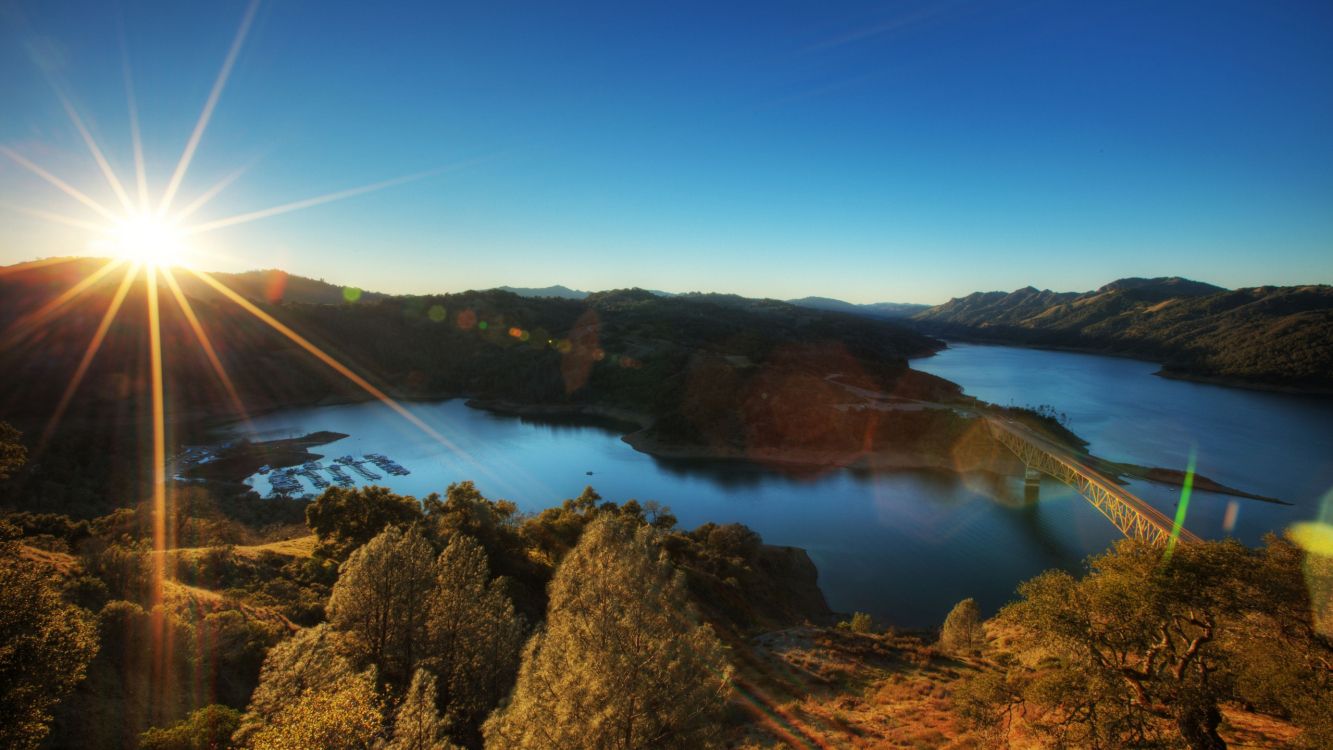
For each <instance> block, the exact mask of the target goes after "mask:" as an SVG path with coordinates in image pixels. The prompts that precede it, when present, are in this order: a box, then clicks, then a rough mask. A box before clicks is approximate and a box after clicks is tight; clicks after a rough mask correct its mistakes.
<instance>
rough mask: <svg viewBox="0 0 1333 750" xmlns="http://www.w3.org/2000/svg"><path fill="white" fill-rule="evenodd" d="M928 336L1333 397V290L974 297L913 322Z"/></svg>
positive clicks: (1187, 289)
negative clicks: (1123, 361)
mask: <svg viewBox="0 0 1333 750" xmlns="http://www.w3.org/2000/svg"><path fill="white" fill-rule="evenodd" d="M913 321H914V322H915V324H916V325H917V326H918V328H919V329H920V330H922V331H924V332H927V333H931V334H934V335H940V336H949V337H955V338H963V339H971V340H980V341H992V342H996V343H1008V344H1020V345H1029V346H1048V347H1056V348H1068V349H1080V350H1090V351H1096V352H1104V353H1107V354H1117V355H1126V356H1132V357H1138V358H1140V359H1147V360H1152V361H1157V362H1161V363H1162V366H1163V373H1162V374H1164V375H1168V376H1174V377H1185V378H1194V379H1200V380H1216V381H1219V382H1225V383H1230V384H1235V385H1244V386H1251V387H1266V388H1274V389H1283V390H1297V391H1309V392H1333V287H1329V286H1325V285H1310V286H1296V287H1255V288H1251V289H1236V290H1227V289H1222V288H1220V287H1216V286H1213V285H1211V284H1205V283H1202V282H1198V281H1191V280H1189V279H1182V278H1178V277H1170V278H1158V279H1140V278H1129V279H1121V280H1119V281H1115V282H1112V283H1110V284H1107V285H1106V286H1103V287H1101V288H1100V289H1097V290H1095V291H1091V292H1085V293H1077V292H1052V291H1049V290H1037V289H1033V288H1032V287H1027V288H1024V289H1019V290H1017V291H1014V292H978V293H976V294H971V295H968V296H966V297H961V298H957V299H953V300H950V301H949V302H946V303H944V304H943V305H937V306H936V307H933V308H931V309H929V310H926V311H924V312H921V313H918V314H917V315H915V316H913Z"/></svg>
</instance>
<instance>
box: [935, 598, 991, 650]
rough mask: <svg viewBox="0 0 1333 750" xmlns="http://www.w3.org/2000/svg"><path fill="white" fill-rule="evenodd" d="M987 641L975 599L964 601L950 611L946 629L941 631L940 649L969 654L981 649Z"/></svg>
mask: <svg viewBox="0 0 1333 750" xmlns="http://www.w3.org/2000/svg"><path fill="white" fill-rule="evenodd" d="M985 639H986V634H985V632H984V631H983V630H982V627H981V611H980V610H979V609H978V608H977V602H976V600H975V599H972V598H970V597H969V598H967V599H964V600H962V601H961V602H958V603H957V604H955V605H954V607H953V609H951V610H949V616H948V617H946V618H944V627H943V628H941V629H940V648H942V649H944V650H945V651H947V652H949V653H954V654H968V653H972V652H973V651H974V650H976V649H979V648H981V646H982V644H983V643H985Z"/></svg>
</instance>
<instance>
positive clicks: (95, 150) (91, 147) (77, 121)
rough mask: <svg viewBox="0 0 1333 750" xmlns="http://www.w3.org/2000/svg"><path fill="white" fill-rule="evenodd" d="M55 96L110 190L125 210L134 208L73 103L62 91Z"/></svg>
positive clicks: (58, 91)
mask: <svg viewBox="0 0 1333 750" xmlns="http://www.w3.org/2000/svg"><path fill="white" fill-rule="evenodd" d="M56 96H57V97H59V98H60V105H61V106H62V107H64V108H65V114H67V115H69V121H70V122H72V123H74V129H75V130H78V131H79V136H81V137H82V138H83V142H84V144H86V145H87V146H88V151H89V152H90V153H91V154H92V155H93V161H95V162H97V168H98V169H100V170H102V176H103V177H105V178H106V184H108V185H110V186H111V191H112V192H113V193H115V194H116V198H118V199H119V200H120V204H121V205H122V206H124V207H125V210H126V211H133V210H134V203H133V202H132V201H131V200H130V196H129V193H127V192H125V186H124V185H122V184H121V183H120V178H118V177H116V173H115V171H114V170H112V169H111V163H110V162H108V161H107V160H106V155H105V154H103V153H102V149H101V148H100V147H99V146H98V145H97V141H96V140H94V139H93V134H92V133H90V132H88V126H87V125H85V124H84V123H83V118H82V117H80V116H79V113H78V111H77V110H76V109H74V103H73V102H71V101H70V100H69V97H68V96H65V94H64V92H62V91H60V90H59V89H57V90H56Z"/></svg>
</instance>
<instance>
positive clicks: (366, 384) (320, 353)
mask: <svg viewBox="0 0 1333 750" xmlns="http://www.w3.org/2000/svg"><path fill="white" fill-rule="evenodd" d="M186 270H189V271H190V273H192V274H194V275H195V277H196V278H198V279H199V280H200V281H203V282H204V283H205V284H208V285H209V286H210V287H212V288H213V289H214V290H216V291H217V292H218V293H219V294H221V295H222V296H224V297H226V298H227V299H229V300H231V301H232V302H235V303H236V304H237V305H239V306H240V307H241V308H242V309H244V310H245V311H246V312H248V313H250V314H251V315H253V316H255V317H256V318H258V319H259V320H260V321H262V322H263V323H265V324H266V325H268V326H269V327H270V328H272V329H273V330H275V331H277V332H278V333H281V334H282V335H283V336H286V337H287V339H288V340H290V341H291V342H292V343H294V344H296V345H297V346H299V347H301V348H302V349H304V350H306V352H308V353H310V354H311V355H313V356H314V357H315V358H316V359H318V360H319V361H321V362H323V363H324V364H326V365H328V366H329V367H330V368H332V369H333V370H334V371H335V372H337V373H338V374H339V375H342V376H343V377H345V378H347V379H348V380H350V381H351V382H352V383H353V384H355V385H356V386H357V387H358V388H360V389H361V390H363V391H365V392H366V393H368V394H370V395H371V396H373V397H375V398H376V399H377V400H378V401H379V402H380V403H382V404H384V405H385V406H387V407H389V408H390V409H392V410H394V411H395V412H397V414H398V415H399V416H401V417H402V418H403V419H406V420H407V421H408V422H410V423H412V424H413V425H414V426H415V427H416V428H417V429H419V430H421V431H422V432H424V433H426V434H427V435H428V436H430V437H431V438H432V439H433V440H435V441H436V442H438V443H439V444H440V445H442V446H444V447H445V448H447V449H449V450H450V451H452V452H454V453H456V454H458V455H459V456H461V457H463V458H464V459H465V460H467V461H469V462H470V463H473V464H474V465H475V463H476V462H475V460H474V459H472V457H471V456H470V455H468V453H467V452H466V451H464V450H463V449H462V448H460V447H458V446H457V445H455V444H454V442H453V441H452V440H450V439H449V438H447V437H445V436H444V435H441V434H440V432H439V431H438V430H436V429H435V428H434V427H431V426H430V425H428V424H426V423H425V422H424V421H422V419H421V418H420V417H418V416H417V415H415V414H413V413H412V412H410V411H408V410H407V408H406V407H404V406H403V405H402V404H400V403H398V402H397V401H395V400H394V399H393V398H391V397H390V396H389V395H388V394H387V393H385V392H384V391H382V390H380V389H379V388H376V387H375V386H374V385H371V383H370V381H368V380H366V379H365V378H363V377H361V376H360V375H358V374H356V372H354V371H353V370H352V369H351V368H349V367H348V366H347V365H344V364H343V363H342V362H339V361H338V360H337V359H335V358H334V357H332V356H330V355H329V354H327V353H325V351H324V350H323V349H320V348H319V347H318V346H315V345H314V344H313V343H311V342H310V341H309V340H308V339H306V338H305V337H304V336H302V335H301V334H299V333H297V332H296V331H293V330H292V329H291V328H289V327H287V325H286V324H284V323H283V322H282V321H280V320H278V319H277V318H275V317H273V316H272V315H269V314H268V313H266V312H264V311H263V310H261V309H259V308H258V307H257V306H255V304H254V303H253V302H251V301H250V300H248V299H246V298H245V297H243V296H241V295H240V294H238V293H236V292H235V291H233V290H232V289H231V287H228V286H227V285H226V284H223V283H222V282H220V281H218V280H217V279H215V278H213V277H212V276H210V275H209V274H207V273H205V272H203V271H197V270H194V269H186Z"/></svg>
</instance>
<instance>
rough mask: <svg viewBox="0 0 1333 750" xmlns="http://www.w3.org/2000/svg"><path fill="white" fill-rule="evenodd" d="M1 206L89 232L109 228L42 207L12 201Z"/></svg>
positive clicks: (103, 230)
mask: <svg viewBox="0 0 1333 750" xmlns="http://www.w3.org/2000/svg"><path fill="white" fill-rule="evenodd" d="M0 208H7V209H9V210H10V211H17V212H18V213H21V214H27V215H29V216H35V217H37V218H38V219H45V220H46V221H49V222H53V223H56V224H64V225H66V226H70V227H74V228H76V229H86V230H88V231H89V232H99V233H100V232H105V231H106V229H107V228H106V226H105V225H102V224H97V223H94V222H91V221H85V220H83V219H76V218H74V217H73V216H66V215H64V214H58V213H54V212H52V211H43V210H41V209H40V208H28V207H27V206H15V205H14V204H12V203H0Z"/></svg>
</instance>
